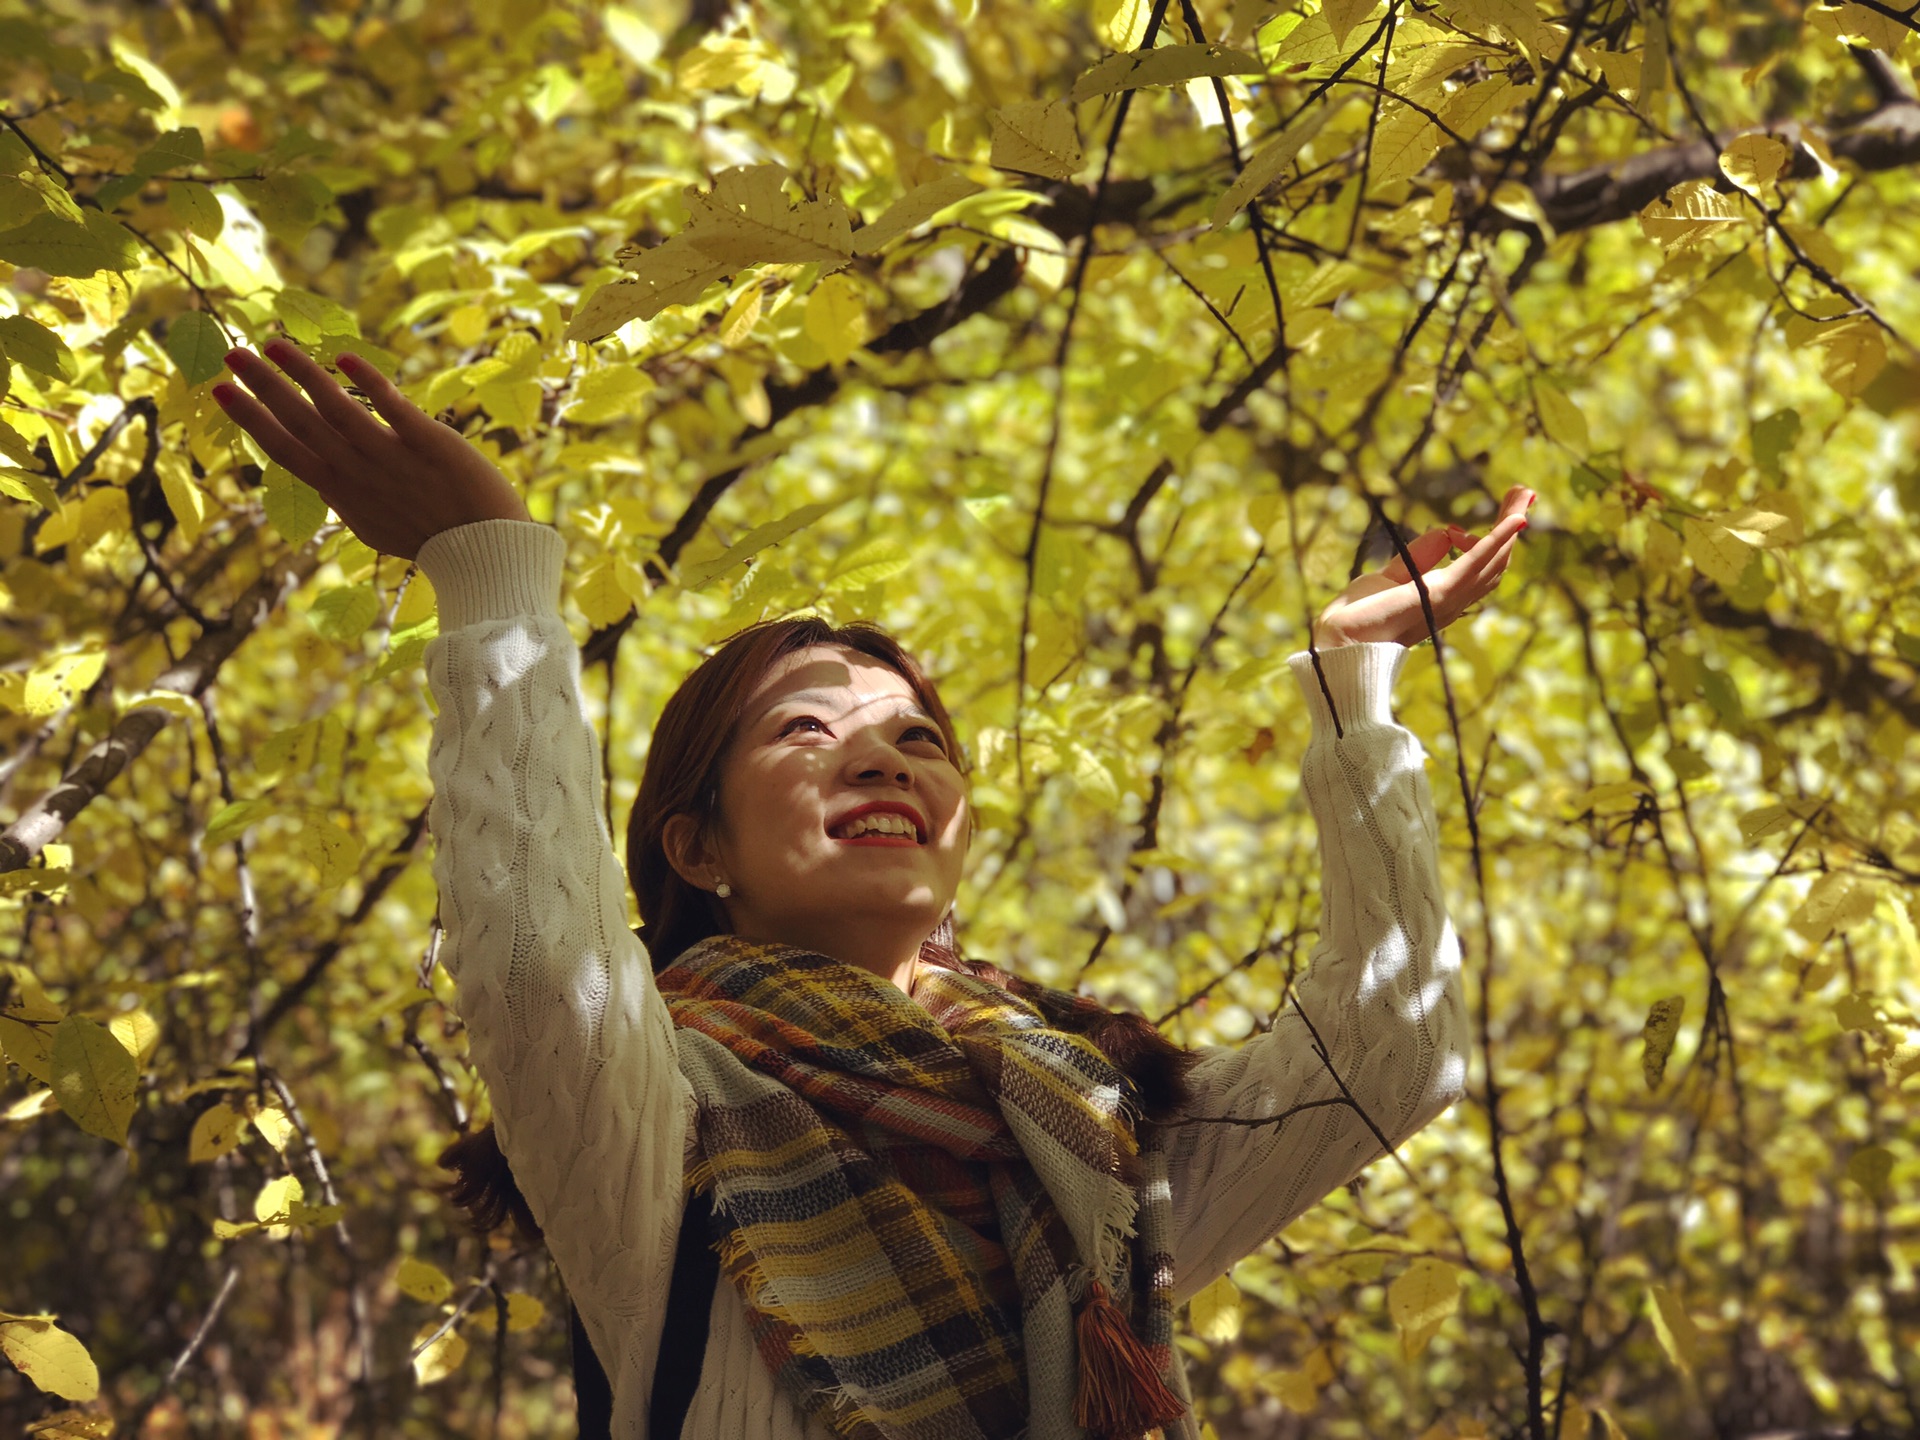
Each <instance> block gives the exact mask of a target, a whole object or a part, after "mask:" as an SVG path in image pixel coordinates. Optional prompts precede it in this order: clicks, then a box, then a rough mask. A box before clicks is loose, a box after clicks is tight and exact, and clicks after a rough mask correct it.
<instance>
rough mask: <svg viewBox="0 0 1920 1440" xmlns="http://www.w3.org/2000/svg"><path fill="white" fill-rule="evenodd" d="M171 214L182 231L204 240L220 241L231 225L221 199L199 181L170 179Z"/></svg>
mask: <svg viewBox="0 0 1920 1440" xmlns="http://www.w3.org/2000/svg"><path fill="white" fill-rule="evenodd" d="M167 211H168V213H169V214H171V215H172V216H173V219H174V223H175V224H177V225H179V226H180V228H181V229H183V230H191V231H192V232H193V233H194V234H195V235H198V236H199V237H200V238H201V239H202V240H218V239H219V238H220V232H221V230H223V229H224V228H225V227H226V223H227V214H226V211H224V210H222V209H221V208H220V197H219V196H217V195H215V194H214V193H213V191H211V190H209V189H208V188H207V187H206V186H205V185H202V184H201V183H200V182H199V181H198V180H169V181H168V182H167Z"/></svg>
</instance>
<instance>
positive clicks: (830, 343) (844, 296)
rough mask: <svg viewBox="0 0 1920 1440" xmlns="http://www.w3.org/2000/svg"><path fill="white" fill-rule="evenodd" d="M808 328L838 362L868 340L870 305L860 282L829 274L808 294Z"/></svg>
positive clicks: (821, 346) (830, 358)
mask: <svg viewBox="0 0 1920 1440" xmlns="http://www.w3.org/2000/svg"><path fill="white" fill-rule="evenodd" d="M803 323H804V325H805V327H806V332H807V334H808V335H809V336H811V337H812V339H813V340H814V342H815V343H816V344H817V345H819V347H820V348H821V349H822V350H824V351H825V352H826V355H827V359H828V360H829V361H831V362H832V363H833V364H835V365H842V364H845V363H846V361H847V358H848V357H849V356H851V355H852V354H853V353H854V351H856V350H858V349H859V348H860V347H861V346H862V345H864V344H865V343H866V340H867V307H866V303H865V301H864V300H862V298H861V295H860V287H859V285H858V283H857V282H855V281H853V280H851V279H849V278H848V277H847V276H845V275H829V276H828V277H827V278H826V279H825V280H822V281H821V282H820V283H819V284H818V285H816V286H814V287H813V289H812V291H811V292H809V294H808V295H807V301H806V316H805V320H804V322H803Z"/></svg>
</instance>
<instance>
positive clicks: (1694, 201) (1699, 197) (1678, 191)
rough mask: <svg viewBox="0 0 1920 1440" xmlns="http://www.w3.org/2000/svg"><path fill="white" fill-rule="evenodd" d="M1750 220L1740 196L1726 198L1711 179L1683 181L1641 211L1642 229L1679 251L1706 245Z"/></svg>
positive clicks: (1664, 244)
mask: <svg viewBox="0 0 1920 1440" xmlns="http://www.w3.org/2000/svg"><path fill="white" fill-rule="evenodd" d="M1750 218H1751V212H1750V211H1749V210H1748V209H1747V208H1746V202H1745V201H1744V200H1743V199H1741V198H1740V197H1739V196H1737V195H1723V194H1721V193H1720V192H1719V191H1718V190H1715V189H1714V188H1713V185H1712V182H1710V181H1707V180H1683V181H1682V182H1681V183H1680V184H1678V185H1676V186H1674V187H1673V188H1672V189H1671V190H1669V191H1667V193H1666V194H1665V195H1664V196H1663V197H1661V198H1660V199H1658V200H1655V201H1654V202H1653V203H1652V204H1651V205H1649V206H1647V208H1646V209H1644V210H1642V211H1641V212H1640V229H1641V232H1642V233H1643V234H1644V235H1645V236H1646V237H1647V238H1648V239H1649V240H1651V241H1653V243H1654V244H1656V245H1659V246H1662V247H1663V248H1665V249H1669V250H1676V249H1682V248H1684V247H1686V246H1690V245H1700V244H1704V243H1705V242H1706V241H1708V240H1711V239H1715V238H1717V237H1719V236H1721V235H1724V234H1727V233H1728V231H1729V230H1730V229H1732V228H1733V227H1735V226H1739V225H1743V224H1745V223H1747V221H1748V220H1749V219H1750Z"/></svg>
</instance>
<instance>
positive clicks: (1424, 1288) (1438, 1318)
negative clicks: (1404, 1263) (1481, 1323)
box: [1387, 1255, 1460, 1360]
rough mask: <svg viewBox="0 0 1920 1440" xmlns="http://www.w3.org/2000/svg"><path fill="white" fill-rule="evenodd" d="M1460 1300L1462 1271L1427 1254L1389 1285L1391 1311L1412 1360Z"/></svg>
mask: <svg viewBox="0 0 1920 1440" xmlns="http://www.w3.org/2000/svg"><path fill="white" fill-rule="evenodd" d="M1459 1304H1460V1272H1459V1271H1457V1270H1455V1269H1454V1268H1453V1266H1451V1265H1449V1264H1447V1262H1446V1261H1444V1260H1436V1259H1434V1258H1433V1257H1432V1256H1428V1255H1423V1256H1421V1257H1420V1258H1419V1259H1418V1260H1415V1261H1414V1262H1413V1264H1411V1265H1409V1266H1408V1267H1407V1268H1406V1270H1405V1271H1404V1272H1402V1273H1401V1275H1400V1277H1399V1278H1398V1279H1397V1280H1395V1281H1394V1282H1393V1283H1392V1284H1391V1285H1389V1286H1388V1287H1387V1313H1388V1315H1390V1316H1391V1317H1392V1319H1393V1323H1394V1326H1395V1328H1396V1329H1398V1330H1399V1332H1400V1346H1401V1351H1402V1353H1403V1354H1405V1356H1406V1358H1407V1359H1409V1360H1412V1359H1415V1358H1417V1357H1418V1356H1419V1354H1420V1352H1421V1351H1422V1350H1425V1349H1426V1348H1427V1342H1428V1341H1430V1340H1431V1339H1433V1337H1434V1335H1435V1334H1437V1333H1438V1332H1439V1329H1440V1327H1441V1325H1443V1324H1444V1323H1446V1320H1447V1317H1448V1316H1450V1315H1452V1314H1453V1312H1454V1310H1455V1309H1456V1308H1458V1306H1459Z"/></svg>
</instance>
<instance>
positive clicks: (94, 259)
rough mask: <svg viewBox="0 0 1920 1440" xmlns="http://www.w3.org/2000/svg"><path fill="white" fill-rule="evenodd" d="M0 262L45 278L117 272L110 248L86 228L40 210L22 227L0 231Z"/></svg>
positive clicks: (114, 253) (114, 256)
mask: <svg viewBox="0 0 1920 1440" xmlns="http://www.w3.org/2000/svg"><path fill="white" fill-rule="evenodd" d="M0 260H5V261H7V262H9V263H10V264H14V265H30V266H32V267H33V268H35V269H36V270H44V271H46V272H47V273H48V274H49V275H71V276H83V275H94V274H97V273H99V272H100V271H102V270H112V269H116V268H119V267H118V264H117V261H118V256H117V254H116V252H115V250H114V249H113V247H112V246H110V245H106V244H103V243H101V241H100V239H99V237H98V236H96V235H95V234H94V233H93V231H92V230H91V229H89V228H88V227H87V226H86V225H84V224H81V225H75V224H74V223H73V222H71V221H69V220H62V219H61V218H60V217H59V216H57V215H53V214H50V213H48V212H47V211H44V210H43V211H41V212H40V213H39V214H38V215H36V216H34V217H33V218H32V219H31V220H29V221H27V223H26V224H24V225H18V226H15V227H14V228H13V229H11V230H6V231H0Z"/></svg>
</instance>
